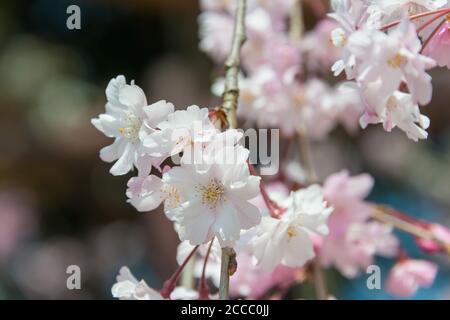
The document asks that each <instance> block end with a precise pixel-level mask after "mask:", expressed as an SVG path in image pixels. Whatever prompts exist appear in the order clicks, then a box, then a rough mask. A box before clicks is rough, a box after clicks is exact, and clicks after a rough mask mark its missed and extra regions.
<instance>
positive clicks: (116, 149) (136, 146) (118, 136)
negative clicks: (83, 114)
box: [92, 76, 174, 175]
mask: <svg viewBox="0 0 450 320" xmlns="http://www.w3.org/2000/svg"><path fill="white" fill-rule="evenodd" d="M106 96H107V98H108V103H107V104H106V106H105V108H106V113H104V114H101V115H100V116H99V117H98V118H96V119H92V124H93V125H94V126H95V127H96V128H97V129H98V130H99V131H101V132H103V133H104V134H105V135H106V136H107V137H110V138H114V139H115V140H114V143H113V144H112V145H110V146H107V147H105V148H103V149H102V150H101V151H100V157H101V159H102V160H103V161H106V162H113V161H115V160H117V162H116V163H115V164H114V165H113V166H112V168H111V173H112V174H113V175H122V174H126V173H127V172H129V171H130V170H131V169H132V168H133V165H134V166H136V164H137V161H138V159H139V157H141V156H142V155H143V154H145V149H144V148H143V146H142V142H143V140H144V139H145V137H146V136H147V135H149V134H150V133H151V132H153V131H154V130H155V128H156V126H157V124H158V123H159V122H161V121H163V120H165V118H166V117H167V115H168V114H169V113H171V112H173V109H174V107H173V105H172V104H171V103H167V102H165V101H163V100H162V101H159V102H156V103H154V104H152V105H147V99H146V98H145V95H144V92H143V91H142V89H141V88H139V87H138V86H137V85H135V84H134V82H132V83H131V85H128V84H126V82H125V77H124V76H118V77H117V78H114V79H112V80H111V81H110V82H109V84H108V87H107V88H106Z"/></svg>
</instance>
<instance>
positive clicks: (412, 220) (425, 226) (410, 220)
mask: <svg viewBox="0 0 450 320" xmlns="http://www.w3.org/2000/svg"><path fill="white" fill-rule="evenodd" d="M378 207H379V208H381V209H382V210H383V212H385V213H387V214H389V215H391V216H393V217H396V218H398V219H400V220H403V221H405V222H408V223H410V224H413V225H415V226H416V227H419V228H423V229H426V230H428V228H429V224H428V223H427V222H425V221H421V220H418V219H416V218H413V217H411V216H409V215H407V214H406V213H403V212H401V211H398V210H396V209H393V208H388V207H385V206H379V205H378Z"/></svg>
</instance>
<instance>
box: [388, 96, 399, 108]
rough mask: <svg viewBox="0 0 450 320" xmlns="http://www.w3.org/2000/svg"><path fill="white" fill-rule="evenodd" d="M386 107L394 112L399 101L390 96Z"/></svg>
mask: <svg viewBox="0 0 450 320" xmlns="http://www.w3.org/2000/svg"><path fill="white" fill-rule="evenodd" d="M386 107H387V109H388V110H389V111H393V110H394V109H395V108H396V107H397V99H396V98H395V97H394V96H390V97H389V99H388V101H387V103H386Z"/></svg>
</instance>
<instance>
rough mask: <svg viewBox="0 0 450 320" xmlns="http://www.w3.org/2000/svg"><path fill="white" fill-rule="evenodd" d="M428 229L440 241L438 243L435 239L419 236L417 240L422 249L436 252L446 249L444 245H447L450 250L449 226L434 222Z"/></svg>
mask: <svg viewBox="0 0 450 320" xmlns="http://www.w3.org/2000/svg"><path fill="white" fill-rule="evenodd" d="M427 230H428V231H429V232H431V234H432V235H433V236H434V238H435V239H436V240H438V241H439V242H440V243H437V242H436V240H434V239H423V238H418V239H417V240H416V241H417V244H418V245H419V247H420V248H421V249H422V250H424V251H425V252H428V253H435V252H439V251H442V250H445V249H446V248H443V247H442V246H447V247H448V249H447V250H450V230H449V229H448V228H446V227H444V226H442V225H440V224H437V223H432V224H430V225H428V227H427Z"/></svg>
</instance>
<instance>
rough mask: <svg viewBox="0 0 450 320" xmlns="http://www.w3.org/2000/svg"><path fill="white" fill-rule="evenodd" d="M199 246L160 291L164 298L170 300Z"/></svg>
mask: <svg viewBox="0 0 450 320" xmlns="http://www.w3.org/2000/svg"><path fill="white" fill-rule="evenodd" d="M198 247H199V246H198V245H197V246H195V247H194V248H193V249H192V251H191V252H190V253H189V255H188V256H187V257H186V259H184V261H183V262H182V263H181V265H180V266H179V267H178V269H177V270H176V271H175V272H174V274H173V275H172V276H171V277H170V278H169V280H167V281H166V282H164V284H163V287H162V288H161V290H160V294H161V296H162V297H163V298H166V299H169V298H170V294H171V293H172V291H173V290H174V289H175V287H176V285H177V281H178V279H179V278H180V275H181V272H183V270H184V268H185V267H186V265H187V264H188V262H189V261H190V260H191V258H192V257H193V256H194V254H195V253H196V252H197V249H198Z"/></svg>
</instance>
